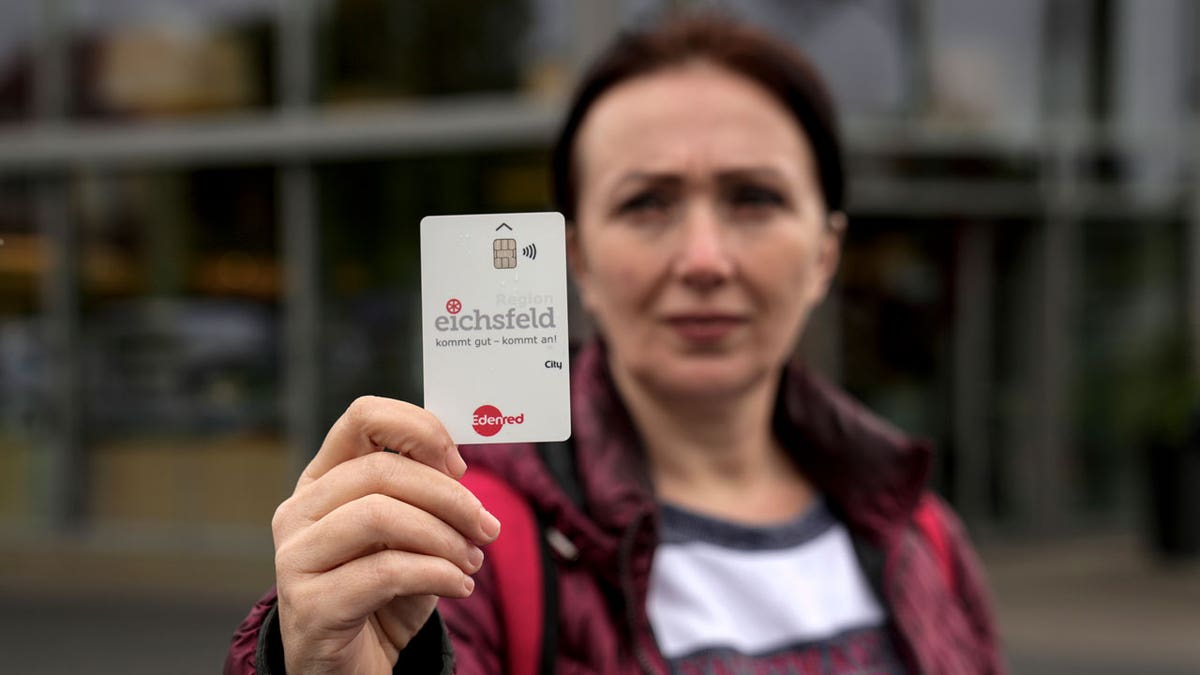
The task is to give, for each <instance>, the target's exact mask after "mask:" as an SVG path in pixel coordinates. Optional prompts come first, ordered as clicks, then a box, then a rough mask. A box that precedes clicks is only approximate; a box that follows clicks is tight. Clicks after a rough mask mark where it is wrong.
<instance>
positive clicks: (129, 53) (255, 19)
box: [71, 0, 276, 119]
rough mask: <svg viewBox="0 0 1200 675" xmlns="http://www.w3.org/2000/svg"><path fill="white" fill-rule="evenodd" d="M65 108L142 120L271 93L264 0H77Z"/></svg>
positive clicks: (213, 110)
mask: <svg viewBox="0 0 1200 675" xmlns="http://www.w3.org/2000/svg"><path fill="white" fill-rule="evenodd" d="M71 6H72V11H73V13H72V15H71V20H72V21H71V65H72V95H71V105H72V109H73V112H74V114H76V115H80V116H85V117H103V118H116V119H144V118H161V117H179V116H188V115H203V114H218V113H226V112H231V111H239V110H244V109H247V108H262V107H264V106H267V105H269V104H270V103H271V102H272V101H273V100H274V98H275V97H274V94H273V86H274V84H273V80H274V71H273V68H274V66H273V61H274V59H273V49H274V34H275V17H276V9H275V8H276V3H275V2H274V0H241V1H239V2H231V1H228V0H203V1H201V2H194V1H191V0H168V1H165V2H164V1H163V0H116V1H114V0H77V1H76V2H74V3H72V5H71Z"/></svg>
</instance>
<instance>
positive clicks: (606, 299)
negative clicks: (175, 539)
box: [226, 18, 1002, 674]
mask: <svg viewBox="0 0 1200 675" xmlns="http://www.w3.org/2000/svg"><path fill="white" fill-rule="evenodd" d="M554 169H555V189H556V197H557V199H558V202H559V206H560V208H561V209H562V211H563V212H564V215H566V217H567V219H568V221H569V222H570V223H571V225H570V226H569V234H568V255H569V259H570V262H571V268H572V273H573V275H574V278H575V281H576V283H577V285H578V287H579V289H580V291H581V297H582V299H583V302H584V304H585V306H586V307H587V308H588V310H589V311H590V313H591V314H592V315H593V317H594V318H595V320H596V323H597V325H598V327H599V333H600V336H601V338H600V340H598V341H597V342H595V343H594V344H592V345H590V346H588V347H586V348H585V349H584V350H583V351H582V353H581V354H580V356H579V358H578V361H577V362H576V363H575V364H574V366H573V371H572V372H573V374H574V376H573V383H572V397H573V401H572V404H573V405H572V407H573V412H572V415H573V428H574V438H573V441H572V444H571V447H570V448H569V449H567V448H564V449H559V450H557V451H560V452H564V453H566V452H570V453H573V458H574V466H575V469H574V472H575V474H574V475H575V477H576V479H577V481H578V487H579V489H580V492H581V499H580V500H579V501H578V502H576V501H573V500H572V499H571V498H570V497H568V495H567V492H566V491H565V490H564V489H563V486H562V485H561V484H560V482H561V481H558V480H556V479H555V478H554V477H553V475H552V473H551V472H550V470H549V469H548V468H547V466H546V464H545V463H544V462H543V460H542V459H541V458H540V456H539V454H538V452H537V451H536V450H535V449H534V448H533V447H532V446H504V447H496V446H492V447H478V448H464V449H463V452H464V454H465V456H466V457H467V459H468V460H469V461H470V465H471V466H472V471H478V472H487V473H489V474H490V475H493V476H497V477H499V478H500V479H502V480H504V481H506V482H507V484H508V485H509V486H511V488H512V490H513V491H514V492H515V493H516V494H517V495H519V496H520V497H521V498H522V499H524V500H525V501H526V502H527V503H528V504H529V505H530V506H531V507H532V509H533V511H534V512H536V513H537V514H538V516H539V519H540V520H541V522H544V523H547V524H548V525H549V526H550V528H551V529H552V530H553V531H554V532H555V533H556V536H557V537H559V538H560V541H559V547H558V550H559V555H558V557H556V558H555V561H554V563H553V565H554V566H555V567H556V568H557V571H556V577H555V578H556V579H557V582H556V585H557V593H558V597H559V601H558V605H557V612H558V614H557V620H556V621H554V622H552V625H553V626H554V631H553V632H554V633H556V635H554V636H553V637H552V638H551V637H550V636H547V638H546V639H553V640H554V641H555V643H554V645H553V648H554V649H555V652H556V654H557V657H556V662H555V663H554V667H555V669H556V670H557V671H558V672H603V673H617V672H667V671H668V670H675V671H678V672H693V671H694V672H709V671H710V670H713V671H718V672H759V671H761V670H763V669H768V670H770V669H780V670H781V672H793V671H795V672H829V673H850V672H854V673H867V672H869V673H900V672H928V673H956V674H961V673H992V672H999V671H1001V670H1002V666H1001V664H1000V660H999V657H998V654H997V648H996V641H995V635H994V629H993V623H992V619H991V616H990V611H989V609H988V602H987V599H986V592H985V590H984V586H983V583H982V580H981V576H980V573H979V568H978V565H977V563H976V561H975V558H974V554H973V552H972V551H971V550H970V548H969V545H968V544H967V543H966V540H965V537H964V536H963V533H962V530H961V528H960V526H959V525H958V523H957V520H956V519H954V517H953V516H952V514H950V513H949V511H948V510H947V509H946V508H945V507H944V506H942V505H941V504H940V502H937V501H936V500H935V499H933V498H932V497H931V496H929V495H928V494H927V493H926V492H925V487H924V486H925V481H926V476H927V474H928V470H929V464H930V457H929V451H928V449H927V448H926V447H925V446H923V445H921V444H919V443H915V442H912V441H909V440H907V439H905V438H903V437H901V436H900V434H899V433H897V432H896V431H894V430H892V429H891V428H890V427H888V426H887V425H886V424H885V423H883V422H881V421H879V420H878V419H876V418H874V417H873V416H871V415H870V414H869V413H867V412H866V411H865V410H863V409H861V408H860V407H859V406H858V405H857V404H856V403H854V402H852V401H850V400H849V399H848V398H847V397H846V396H845V395H844V394H842V393H840V392H838V391H837V390H835V389H834V388H832V387H831V386H830V385H828V384H826V383H824V382H822V381H821V380H819V379H818V378H816V377H814V376H812V375H810V374H808V373H806V372H805V371H804V370H803V369H802V368H801V367H799V366H798V365H796V364H794V363H790V360H791V356H792V354H793V352H794V347H795V344H796V342H797V340H798V339H799V337H800V335H801V333H802V331H803V329H804V326H805V323H806V321H807V319H808V317H809V316H810V314H811V312H812V310H813V308H814V307H815V306H816V305H817V303H819V302H820V301H821V299H822V298H823V297H824V296H825V293H826V290H827V288H828V286H829V283H830V280H831V279H832V277H833V275H834V273H835V270H836V267H837V262H838V255H839V250H840V238H841V235H842V233H843V232H844V230H845V227H846V218H845V216H844V215H843V214H842V212H841V209H842V205H843V204H842V200H843V195H842V191H843V189H842V166H841V157H840V151H839V144H838V139H837V136H836V130H835V126H834V121H833V116H832V111H831V106H830V103H829V99H828V96H827V94H826V91H825V89H824V87H823V85H822V84H821V83H820V81H819V80H818V79H817V77H816V76H815V75H814V74H813V73H812V71H811V70H810V69H809V68H808V66H807V65H806V64H805V62H804V61H803V60H802V59H801V58H800V57H799V56H798V55H796V54H795V53H793V52H792V51H790V50H789V49H788V48H786V47H784V46H781V45H780V44H778V43H776V42H774V41H772V40H771V39H770V38H768V37H766V36H765V35H763V34H761V33H759V32H757V31H754V30H752V29H749V28H746V27H744V26H739V25H736V24H734V23H732V22H730V21H728V20H726V19H717V18H691V19H681V20H676V21H673V22H668V23H666V24H663V25H661V26H658V27H655V28H653V29H651V30H649V31H647V32H644V33H640V34H635V35H626V36H624V37H622V38H621V39H620V40H618V42H617V43H616V44H615V45H614V46H613V47H612V48H611V49H610V50H609V51H608V52H606V53H605V54H604V55H603V56H602V57H601V58H600V60H599V61H598V63H597V64H596V65H595V66H594V67H593V69H592V70H591V71H590V72H589V73H588V75H587V77H586V78H585V80H584V82H583V84H582V86H581V88H580V90H579V92H578V93H577V95H576V98H575V101H574V104H573V106H572V108H571V110H570V113H569V115H568V118H567V122H566V124H565V125H564V128H563V131H562V134H561V136H560V138H559V141H558V145H557V147H556V151H555V167H554ZM382 448H392V449H394V450H396V453H384V452H378V450H380V449H382ZM465 470H466V463H465V462H464V460H463V457H462V456H460V454H459V451H458V449H457V448H456V447H455V446H454V444H453V443H452V442H451V440H450V438H449V436H448V435H447V434H446V432H445V430H444V429H443V428H442V426H441V424H440V423H439V422H438V421H437V420H436V419H435V418H433V417H432V416H431V415H429V414H428V413H426V412H425V411H423V410H421V409H419V408H416V407H414V406H410V405H408V404H405V403H401V402H398V401H389V400H383V399H371V398H368V399H362V400H360V401H357V402H355V404H354V405H353V406H351V407H350V409H349V410H348V411H347V412H346V414H345V415H344V416H343V417H342V418H341V419H340V420H338V422H337V423H336V424H335V425H334V427H333V428H332V429H331V430H330V432H329V435H328V437H327V438H326V440H325V443H324V445H323V446H322V447H321V449H320V451H319V452H318V454H317V456H316V457H315V458H314V459H313V461H312V463H311V464H310V465H309V466H308V468H307V469H306V470H305V472H304V474H303V476H302V477H301V479H300V481H299V484H298V485H297V487H296V490H295V493H294V494H293V495H292V497H291V498H289V499H288V500H287V501H286V502H284V503H283V504H282V505H281V506H280V507H279V510H278V511H277V512H276V515H275V518H274V522H273V523H272V526H273V531H274V535H275V543H276V574H277V587H278V600H277V601H276V600H275V597H274V595H273V594H271V595H268V596H267V598H265V599H264V601H263V602H260V604H259V605H258V606H257V607H256V608H255V610H254V611H253V612H252V613H251V616H250V617H248V618H247V620H246V622H245V623H244V624H243V626H242V630H241V631H240V632H239V634H238V636H237V637H236V638H235V643H234V648H233V650H231V653H230V659H229V662H228V663H227V666H226V667H227V672H238V673H244V672H252V671H253V669H254V668H257V669H258V672H260V673H261V672H273V673H277V672H284V669H285V668H286V672H289V673H298V672H304V673H308V672H321V673H325V672H330V673H342V672H347V673H348V672H371V673H384V672H391V671H392V669H393V668H395V670H396V672H401V671H405V672H407V671H410V670H411V671H413V672H436V671H438V670H441V669H446V670H449V669H451V668H452V667H456V668H457V670H458V672H463V673H492V672H502V671H503V670H504V667H505V665H504V664H505V663H506V661H505V659H506V656H505V652H506V646H507V643H506V635H508V636H510V637H511V636H512V635H513V633H514V631H515V630H516V628H515V627H514V626H511V625H509V626H505V625H502V620H501V618H500V617H501V612H500V609H499V608H498V603H499V600H498V598H499V593H500V591H499V590H498V588H497V586H498V585H499V584H500V582H499V581H498V580H497V578H496V575H495V573H494V570H493V569H492V568H491V567H490V566H488V565H486V564H484V563H483V560H484V554H483V552H482V550H481V549H480V548H479V547H480V546H482V545H485V544H488V543H489V542H491V541H493V540H494V539H495V538H496V537H497V535H498V533H499V531H500V527H501V525H500V523H499V522H498V521H497V519H496V518H495V517H494V516H492V515H491V514H489V513H488V512H487V511H486V510H485V509H483V508H482V506H481V504H480V502H479V500H478V499H476V497H475V496H474V495H472V494H471V492H470V491H468V490H467V489H466V488H464V487H463V486H462V484H461V483H460V482H459V480H458V479H459V478H461V477H462V476H463V474H464V472H465ZM914 514H917V516H918V521H919V522H918V523H917V524H914ZM921 514H924V515H923V516H922V515H921ZM922 519H923V520H922ZM921 523H924V524H923V525H922V524H921ZM930 523H932V525H930ZM563 542H565V544H563ZM439 597H440V598H442V601H441V602H440V604H439ZM435 608H436V611H435ZM771 672H773V671H771Z"/></svg>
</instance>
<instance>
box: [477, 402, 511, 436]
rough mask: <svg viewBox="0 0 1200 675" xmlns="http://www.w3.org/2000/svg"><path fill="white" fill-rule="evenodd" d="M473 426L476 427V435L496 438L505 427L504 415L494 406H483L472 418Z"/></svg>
mask: <svg viewBox="0 0 1200 675" xmlns="http://www.w3.org/2000/svg"><path fill="white" fill-rule="evenodd" d="M471 426H473V427H475V433H477V434H479V435H480V436H495V435H496V434H498V433H500V427H502V426H504V415H503V414H501V412H500V409H499V408H497V407H496V406H494V405H481V406H479V407H478V408H476V409H475V415H474V416H472V417H471Z"/></svg>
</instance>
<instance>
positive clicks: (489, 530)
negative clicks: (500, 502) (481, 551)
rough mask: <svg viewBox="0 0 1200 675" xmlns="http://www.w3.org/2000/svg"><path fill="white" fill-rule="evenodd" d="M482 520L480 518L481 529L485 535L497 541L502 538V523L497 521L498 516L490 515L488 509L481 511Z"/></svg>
mask: <svg viewBox="0 0 1200 675" xmlns="http://www.w3.org/2000/svg"><path fill="white" fill-rule="evenodd" d="M479 512H480V514H482V516H483V517H482V518H480V522H479V529H481V530H483V533H484V535H486V536H488V537H490V538H492V539H495V538H496V537H498V536H500V521H499V520H496V516H493V515H492V514H490V513H488V510H487V509H484V508H481V509H479Z"/></svg>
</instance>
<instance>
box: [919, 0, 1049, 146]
mask: <svg viewBox="0 0 1200 675" xmlns="http://www.w3.org/2000/svg"><path fill="white" fill-rule="evenodd" d="M917 4H918V6H921V7H923V8H924V9H923V11H924V12H925V13H926V23H927V29H928V34H929V46H928V56H927V58H928V59H929V63H928V64H927V68H928V70H929V72H928V76H929V78H930V89H931V91H930V95H931V97H932V98H931V99H930V100H929V101H927V102H925V106H926V111H927V112H928V114H929V115H930V116H931V117H932V118H933V119H934V120H936V121H939V122H943V123H946V124H949V125H953V126H955V127H958V128H965V129H972V130H978V131H987V132H994V133H1002V134H1006V135H1011V136H1012V137H1014V138H1017V139H1023V140H1028V141H1032V140H1033V139H1034V138H1035V135H1036V133H1037V131H1038V125H1039V124H1040V121H1041V119H1040V116H1039V111H1040V110H1041V106H1042V102H1041V91H1042V86H1043V79H1044V78H1043V76H1042V73H1043V70H1044V68H1045V65H1044V63H1043V61H1044V58H1043V53H1042V42H1043V35H1042V31H1043V23H1044V22H1043V21H1042V19H1043V15H1044V14H1045V2H1044V0H1016V1H1010V2H989V1H988V0H936V1H935V2H929V3H917Z"/></svg>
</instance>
